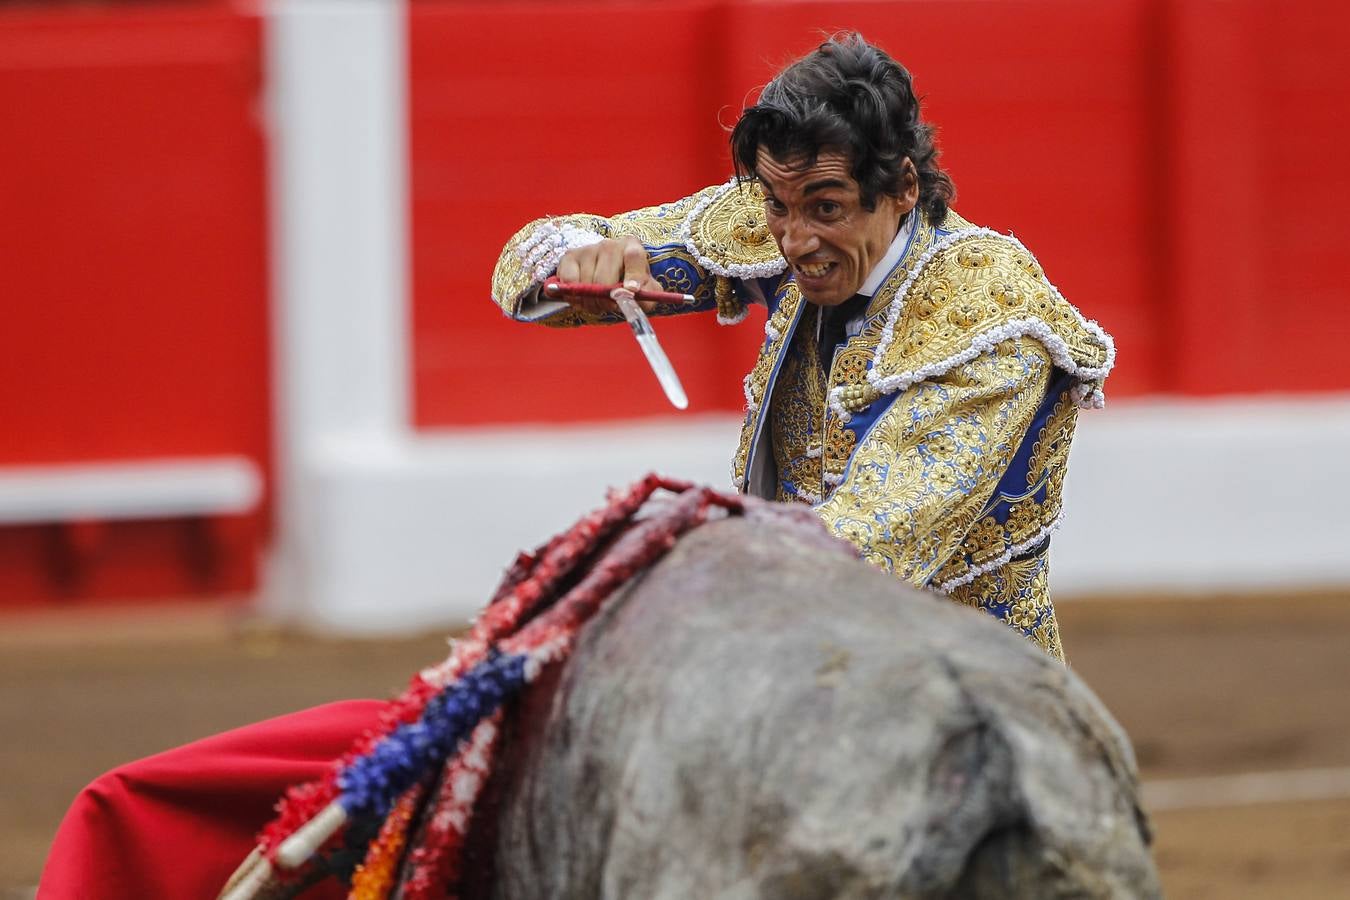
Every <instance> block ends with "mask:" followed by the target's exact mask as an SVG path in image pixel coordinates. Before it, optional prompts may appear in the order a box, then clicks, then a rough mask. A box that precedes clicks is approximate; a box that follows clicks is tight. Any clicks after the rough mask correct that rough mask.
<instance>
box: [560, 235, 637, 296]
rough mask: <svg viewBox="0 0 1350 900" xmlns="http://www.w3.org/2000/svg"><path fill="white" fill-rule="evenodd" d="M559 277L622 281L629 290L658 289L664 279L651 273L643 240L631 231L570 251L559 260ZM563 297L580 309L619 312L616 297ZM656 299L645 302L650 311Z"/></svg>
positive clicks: (590, 281)
mask: <svg viewBox="0 0 1350 900" xmlns="http://www.w3.org/2000/svg"><path fill="white" fill-rule="evenodd" d="M557 275H558V280H559V281H563V282H568V281H573V282H581V283H583V284H619V283H621V284H623V285H624V287H626V288H628V289H629V290H633V291H639V290H646V291H659V290H662V289H663V288H662V287H661V283H660V282H658V281H657V280H656V279H655V278H653V277H652V269H651V264H650V263H649V262H648V261H647V248H646V247H644V246H642V241H640V240H638V239H637V238H636V237H633V236H632V235H628V236H627V237H621V238H606V239H605V240H603V241H600V242H599V243H595V244H590V245H588V246H585V247H577V248H576V249H574V250H569V251H567V254H566V255H565V256H564V257H563V258H562V260H561V261H560V262H559V263H558V271H557ZM562 299H563V300H566V301H567V302H568V303H571V304H572V305H573V306H575V307H577V308H578V309H581V310H584V311H585V312H588V313H592V314H600V313H607V312H616V311H617V310H618V304H616V303H615V302H614V301H613V300H609V299H605V300H600V299H597V298H594V297H569V296H567V295H566V294H565V293H564V294H563V295H562ZM654 306H656V304H655V303H643V304H642V308H643V309H644V310H646V311H648V312H650V311H651V310H652V308H653V307H654Z"/></svg>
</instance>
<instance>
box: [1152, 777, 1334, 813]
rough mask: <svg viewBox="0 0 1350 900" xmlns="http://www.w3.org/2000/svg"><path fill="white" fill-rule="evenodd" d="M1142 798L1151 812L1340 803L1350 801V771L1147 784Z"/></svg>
mask: <svg viewBox="0 0 1350 900" xmlns="http://www.w3.org/2000/svg"><path fill="white" fill-rule="evenodd" d="M1143 795H1144V809H1145V810H1147V811H1149V812H1164V811H1167V810H1173V809H1202V808H1205V807H1215V808H1217V807H1225V806H1253V805H1257V804H1262V803H1301V802H1307V801H1310V800H1339V799H1342V798H1350V767H1343V768H1326V769H1294V770H1290V771H1286V772H1248V773H1244V774H1241V775H1214V776H1204V777H1199V778H1175V779H1162V780H1157V781H1146V782H1144V785H1143Z"/></svg>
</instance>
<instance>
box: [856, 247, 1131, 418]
mask: <svg viewBox="0 0 1350 900" xmlns="http://www.w3.org/2000/svg"><path fill="white" fill-rule="evenodd" d="M894 277H895V278H898V279H903V281H902V283H901V284H899V285H893V284H892V285H886V286H884V287H883V288H882V291H883V292H887V293H889V292H890V290H891V289H893V290H894V293H893V294H891V296H894V297H895V300H894V301H893V302H892V303H891V305H890V308H889V310H888V312H887V318H886V321H885V324H884V325H883V326H882V331H881V337H880V340H879V341H878V343H877V347H876V351H875V353H874V354H873V359H872V365H871V367H870V368H869V370H868V372H867V376H866V378H867V381H866V384H860V385H853V386H845V387H836V388H835V389H834V390H832V391H831V392H830V404H831V406H832V407H833V408H834V410H835V411H836V412H837V413H838V414H839V415H840V416H841V417H842V418H843V419H844V421H847V420H848V418H849V416H850V414H851V411H852V410H853V409H857V408H859V407H860V406H862V405H865V404H867V403H870V402H871V401H872V400H874V399H876V398H877V397H880V396H884V395H888V394H892V393H896V392H898V391H903V390H905V389H907V388H909V387H910V386H911V385H913V384H917V383H918V382H920V381H924V380H926V379H930V378H935V377H938V376H940V375H943V374H945V373H947V372H949V371H951V370H952V369H954V368H956V367H957V366H960V365H964V364H965V363H967V362H969V361H970V360H972V359H974V358H975V357H977V356H979V355H980V354H982V353H986V352H988V351H990V350H992V349H994V348H995V347H996V346H998V344H1000V343H1002V342H1003V341H1007V340H1011V339H1013V338H1017V337H1030V338H1033V339H1034V340H1036V341H1037V342H1039V343H1040V344H1041V345H1042V346H1044V347H1045V349H1046V351H1047V352H1048V353H1049V355H1050V358H1051V360H1052V361H1053V362H1054V364H1055V365H1056V366H1057V367H1058V368H1060V369H1062V370H1063V371H1065V372H1067V373H1069V374H1070V375H1072V376H1074V378H1075V379H1076V380H1077V385H1076V386H1075V387H1074V390H1073V400H1074V402H1075V403H1076V404H1077V405H1079V406H1081V407H1100V406H1102V405H1103V404H1104V402H1105V401H1104V395H1103V393H1102V382H1103V381H1104V380H1105V379H1106V376H1107V374H1108V373H1109V372H1110V371H1111V368H1112V366H1113V365H1114V364H1115V356H1116V350H1115V344H1114V342H1113V341H1112V340H1111V336H1110V335H1109V334H1107V333H1106V332H1105V331H1103V330H1102V328H1101V326H1099V325H1098V324H1097V323H1096V322H1093V321H1091V320H1090V319H1086V318H1084V317H1083V315H1082V314H1081V313H1080V312H1079V311H1078V310H1077V309H1075V308H1074V307H1073V305H1072V304H1071V303H1069V302H1068V301H1067V300H1065V299H1064V297H1063V295H1061V294H1060V292H1059V290H1058V289H1056V288H1055V286H1054V285H1053V284H1051V283H1050V281H1049V280H1048V279H1047V278H1046V277H1045V273H1044V271H1043V270H1042V269H1041V266H1040V263H1038V262H1037V261H1036V258H1035V257H1034V256H1032V254H1031V252H1030V251H1029V250H1027V248H1026V247H1024V246H1023V245H1022V243H1021V242H1020V241H1018V240H1017V239H1016V238H1013V237H1010V236H1008V235H1003V234H999V233H998V232H996V231H991V230H989V229H987V228H975V227H968V228H962V229H960V230H957V231H953V232H951V233H950V234H946V235H944V236H943V237H941V238H939V239H938V240H936V241H935V242H934V243H933V244H932V246H931V247H929V248H928V250H927V251H926V252H925V253H924V254H923V256H922V257H920V258H919V260H918V261H917V262H916V263H915V264H914V265H913V266H912V267H911V268H910V270H909V271H908V272H905V271H904V270H901V271H898V272H897V273H896V275H895V276H894Z"/></svg>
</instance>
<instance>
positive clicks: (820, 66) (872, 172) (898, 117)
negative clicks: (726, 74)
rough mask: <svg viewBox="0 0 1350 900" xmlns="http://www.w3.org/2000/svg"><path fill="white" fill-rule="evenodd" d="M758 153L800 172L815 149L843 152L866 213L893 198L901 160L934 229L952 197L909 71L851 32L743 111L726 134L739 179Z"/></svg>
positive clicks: (797, 65) (752, 171)
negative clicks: (910, 169) (908, 165)
mask: <svg viewBox="0 0 1350 900" xmlns="http://www.w3.org/2000/svg"><path fill="white" fill-rule="evenodd" d="M760 147H763V148H764V149H765V150H767V151H768V152H769V153H770V154H771V155H772V156H773V157H774V158H776V159H779V160H785V161H786V160H790V159H794V158H798V157H800V158H801V159H803V160H804V161H805V164H806V165H807V166H811V165H814V164H815V161H816V157H817V156H818V155H819V154H820V153H821V152H822V151H825V150H839V151H843V152H845V153H846V154H847V155H848V157H849V159H850V160H851V161H852V165H853V170H852V174H853V178H854V180H856V181H857V182H858V185H859V186H860V188H861V193H862V203H863V206H864V208H866V209H868V210H873V209H876V203H877V198H878V197H880V196H881V195H882V194H888V195H890V196H893V197H894V196H899V194H900V190H901V188H900V186H901V183H902V178H903V176H904V172H905V170H904V165H903V164H904V161H905V158H906V157H908V158H909V159H910V161H911V162H912V163H913V164H914V168H915V171H916V172H917V174H918V179H919V208H920V209H922V210H923V212H924V214H925V215H926V216H927V217H928V220H929V221H930V222H934V223H941V222H942V220H943V219H945V218H946V217H947V207H948V206H949V205H950V204H951V202H952V200H953V199H954V198H955V196H956V187H955V185H953V184H952V180H951V178H949V177H948V176H947V173H946V172H943V171H942V170H941V169H940V168H939V167H938V150H937V147H936V146H935V145H934V143H933V126H932V125H929V124H928V123H926V122H924V121H922V120H921V119H920V118H919V98H918V97H916V96H915V95H914V82H913V80H912V79H911V78H910V75H909V72H908V71H906V70H905V67H904V66H902V65H900V64H899V63H898V62H896V61H895V60H894V59H891V57H890V56H889V55H887V53H886V51H884V50H882V49H880V48H879V47H874V46H873V45H871V44H869V43H867V41H866V40H864V39H863V37H862V35H860V34H857V33H855V32H845V33H842V34H836V35H834V36H832V37H831V38H830V39H829V40H827V41H825V43H823V44H821V45H820V46H819V47H818V48H816V49H815V50H814V51H812V52H811V53H808V54H807V55H806V56H804V57H802V58H801V59H799V60H797V61H796V62H794V63H792V65H790V66H788V67H787V68H786V69H784V70H783V71H782V72H780V73H779V74H778V77H777V78H775V79H774V80H773V81H771V82H769V84H768V86H766V87H765V88H764V90H763V92H762V93H761V94H760V95H759V102H757V103H756V104H755V105H754V106H752V107H750V108H749V109H747V110H745V112H744V113H743V114H742V115H741V118H740V121H738V122H737V123H736V127H735V128H733V129H732V131H731V154H732V158H733V159H734V160H735V164H736V174H737V175H738V176H740V177H741V178H743V179H748V178H754V177H756V175H757V174H758V173H757V172H756V167H755V161H756V160H755V156H756V153H757V151H758V150H759V148H760Z"/></svg>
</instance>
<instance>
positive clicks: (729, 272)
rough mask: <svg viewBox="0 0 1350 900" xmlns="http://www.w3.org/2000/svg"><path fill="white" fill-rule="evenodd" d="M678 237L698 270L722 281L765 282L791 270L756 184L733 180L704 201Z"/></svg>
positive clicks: (703, 198)
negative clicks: (704, 270)
mask: <svg viewBox="0 0 1350 900" xmlns="http://www.w3.org/2000/svg"><path fill="white" fill-rule="evenodd" d="M680 238H681V239H682V240H683V241H684V244H685V247H686V248H687V249H688V250H689V252H690V253H691V254H693V257H694V259H695V260H697V261H698V264H699V265H701V266H703V268H705V269H706V270H707V271H709V272H711V273H712V274H714V275H719V276H721V277H722V278H767V277H770V276H773V275H781V274H782V273H783V272H784V271H786V269H787V261H786V260H785V259H783V256H782V254H781V253H779V252H778V244H777V243H776V242H775V241H774V239H773V235H772V234H770V233H769V224H768V222H767V220H766V219H765V217H764V192H763V191H762V190H761V189H760V187H759V185H758V184H756V183H755V182H752V181H741V180H739V179H737V178H732V179H731V180H730V181H728V182H727V183H726V184H723V185H720V186H719V187H717V188H716V189H715V190H713V191H711V192H709V193H707V194H705V195H704V196H703V197H701V198H700V199H699V201H698V203H696V204H695V205H694V207H693V209H691V210H690V212H689V215H688V217H686V218H685V220H684V225H683V226H681V229H680Z"/></svg>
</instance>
